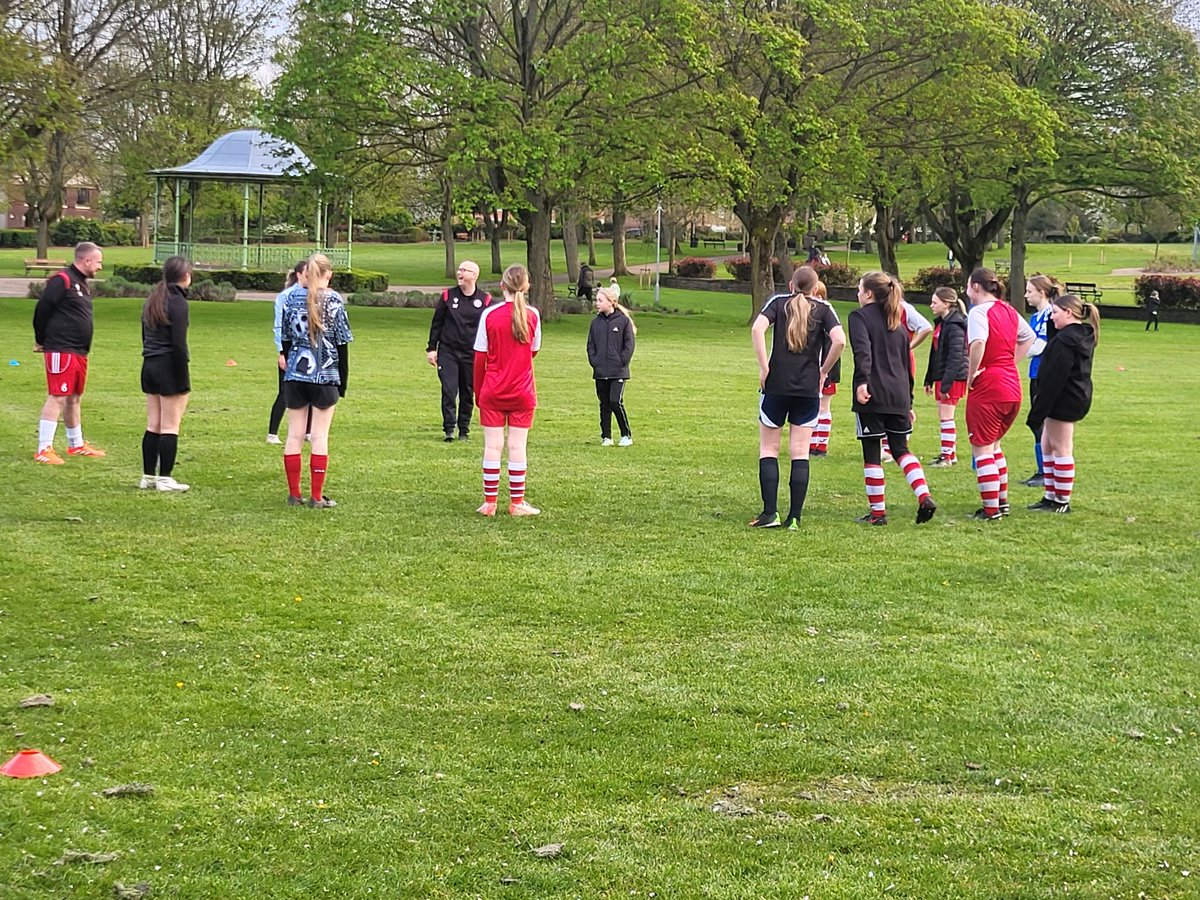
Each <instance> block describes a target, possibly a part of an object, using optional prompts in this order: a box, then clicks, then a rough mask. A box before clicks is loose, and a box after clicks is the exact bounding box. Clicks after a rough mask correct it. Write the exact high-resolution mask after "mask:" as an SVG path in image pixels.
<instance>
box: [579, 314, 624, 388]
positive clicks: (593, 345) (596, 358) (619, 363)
mask: <svg viewBox="0 0 1200 900" xmlns="http://www.w3.org/2000/svg"><path fill="white" fill-rule="evenodd" d="M587 355H588V362H589V363H591V364H592V377H593V378H597V379H599V378H628V377H629V361H630V360H631V359H633V323H632V322H631V321H629V316H627V315H625V313H623V312H621V311H620V310H619V309H614V310H613V311H612V312H610V313H609V314H608V315H605V314H604V313H597V314H596V318H594V319H592V327H591V328H590V329H589V330H588V338H587Z"/></svg>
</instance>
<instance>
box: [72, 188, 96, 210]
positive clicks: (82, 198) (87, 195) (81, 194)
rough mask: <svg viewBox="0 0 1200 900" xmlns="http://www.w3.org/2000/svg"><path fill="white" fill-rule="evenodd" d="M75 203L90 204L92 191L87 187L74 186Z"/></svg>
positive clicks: (78, 204) (77, 204) (80, 204)
mask: <svg viewBox="0 0 1200 900" xmlns="http://www.w3.org/2000/svg"><path fill="white" fill-rule="evenodd" d="M75 205H76V206H91V205H92V192H91V191H90V190H89V189H88V188H76V190H75Z"/></svg>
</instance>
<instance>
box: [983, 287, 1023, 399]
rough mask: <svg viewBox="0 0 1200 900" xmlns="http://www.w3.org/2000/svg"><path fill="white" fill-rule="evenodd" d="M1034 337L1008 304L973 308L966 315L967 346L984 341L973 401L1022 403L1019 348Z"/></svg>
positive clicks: (991, 301) (984, 304) (998, 302)
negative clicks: (1018, 361)
mask: <svg viewBox="0 0 1200 900" xmlns="http://www.w3.org/2000/svg"><path fill="white" fill-rule="evenodd" d="M1033 337H1034V335H1033V329H1031V328H1030V327H1029V324H1028V323H1027V322H1026V321H1025V320H1024V319H1022V318H1021V317H1020V316H1019V315H1017V311H1016V310H1015V309H1013V308H1012V306H1011V305H1009V304H1008V303H1002V302H1000V301H996V300H990V301H988V302H986V303H978V304H976V305H975V306H972V307H971V312H970V313H969V314H968V315H967V345H968V347H969V346H970V345H971V344H974V343H975V342H976V341H983V359H982V360H980V362H979V370H978V371H977V372H976V374H975V381H974V382H973V383H972V384H971V397H972V398H973V399H975V400H976V401H988V402H992V403H1020V402H1021V375H1020V373H1019V372H1017V361H1016V347H1017V344H1019V343H1020V342H1022V341H1031V340H1033Z"/></svg>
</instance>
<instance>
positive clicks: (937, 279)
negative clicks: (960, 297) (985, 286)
mask: <svg viewBox="0 0 1200 900" xmlns="http://www.w3.org/2000/svg"><path fill="white" fill-rule="evenodd" d="M908 286H909V288H911V289H912V290H914V291H920V292H921V293H922V294H932V293H933V292H934V291H935V290H937V289H938V288H940V287H952V288H954V289H955V290H956V291H962V290H963V289H964V288H965V287H966V286H967V273H966V272H964V271H963V270H962V269H951V268H949V267H947V266H930V267H928V268H925V269H921V270H920V271H919V272H917V274H916V277H914V278H913V279H912V280H911V281H909V282H908Z"/></svg>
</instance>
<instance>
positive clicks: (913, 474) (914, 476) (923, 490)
mask: <svg viewBox="0 0 1200 900" xmlns="http://www.w3.org/2000/svg"><path fill="white" fill-rule="evenodd" d="M896 465H898V466H899V467H900V468H901V470H902V471H903V472H904V480H905V481H907V482H908V486H909V487H910V488H912V492H913V493H914V494H916V495H917V502H918V503H920V502H921V501H922V500H924V499H925V498H926V497H928V496H929V485H928V484H926V483H925V470H924V469H922V468H921V461H920V460H919V459H917V458H916V457H915V456H913V455H912V454H911V453H905V454H904V455H903V456H902V457H900V458H899V459H898V460H896Z"/></svg>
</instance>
